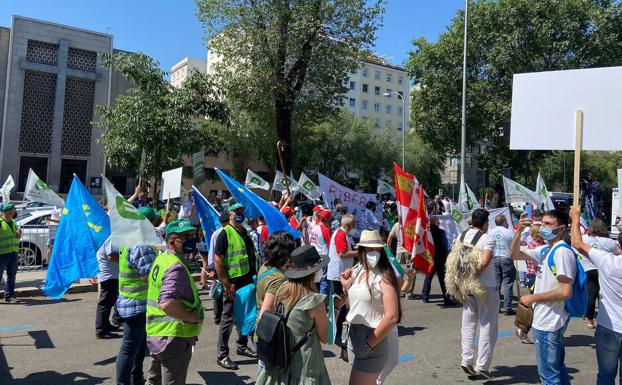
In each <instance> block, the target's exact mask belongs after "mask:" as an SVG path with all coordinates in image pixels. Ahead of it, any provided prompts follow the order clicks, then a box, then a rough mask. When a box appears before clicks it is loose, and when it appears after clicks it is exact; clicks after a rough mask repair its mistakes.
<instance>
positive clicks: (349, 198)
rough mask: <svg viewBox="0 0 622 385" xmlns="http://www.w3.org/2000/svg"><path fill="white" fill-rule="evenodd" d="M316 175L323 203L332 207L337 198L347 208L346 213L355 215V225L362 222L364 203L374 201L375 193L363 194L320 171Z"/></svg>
mask: <svg viewBox="0 0 622 385" xmlns="http://www.w3.org/2000/svg"><path fill="white" fill-rule="evenodd" d="M317 177H318V180H319V182H320V190H321V191H322V194H323V195H324V205H325V206H326V207H328V208H331V209H332V208H334V207H333V206H334V202H335V199H339V201H340V202H341V204H342V205H344V206H345V207H347V208H348V214H352V215H354V216H355V217H356V223H357V226H358V224H360V223H362V221H361V219H362V217H363V213H364V212H365V204H366V203H367V202H368V201H373V202H376V194H365V193H360V192H357V191H354V190H351V189H349V188H347V187H345V186H342V185H340V184H339V183H337V182H335V181H334V180H332V179H330V178H328V177H327V176H324V175H322V174H320V173H318V174H317Z"/></svg>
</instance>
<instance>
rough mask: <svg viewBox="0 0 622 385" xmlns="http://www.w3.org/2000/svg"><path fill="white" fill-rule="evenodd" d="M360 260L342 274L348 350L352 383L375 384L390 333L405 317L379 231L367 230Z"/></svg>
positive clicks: (360, 246)
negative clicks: (347, 308) (346, 305)
mask: <svg viewBox="0 0 622 385" xmlns="http://www.w3.org/2000/svg"><path fill="white" fill-rule="evenodd" d="M358 257H359V261H360V262H359V263H358V264H357V265H355V266H354V267H352V268H351V269H347V270H345V271H344V272H343V273H342V274H341V285H342V286H343V288H344V291H345V292H346V293H347V296H348V304H349V306H350V310H349V312H348V316H347V317H346V319H347V321H348V322H349V323H350V325H351V326H350V333H349V334H350V338H349V342H348V350H349V352H350V353H352V355H353V358H354V360H353V363H352V372H351V373H350V382H349V383H350V385H375V384H376V382H377V380H378V377H379V375H380V373H381V372H382V371H383V369H384V368H385V365H386V364H387V362H388V361H389V356H390V354H391V350H390V347H389V344H390V343H389V340H390V339H389V338H387V337H388V336H389V334H390V333H392V331H393V330H394V329H395V326H396V325H397V324H398V323H399V322H400V320H401V318H402V307H401V304H400V299H399V290H400V289H399V284H398V279H397V276H396V274H395V271H394V270H393V267H392V265H391V262H390V261H389V258H388V256H387V254H386V252H385V251H384V242H383V241H382V238H381V237H380V234H379V233H378V231H368V230H364V231H363V232H362V233H361V239H360V242H359V243H358Z"/></svg>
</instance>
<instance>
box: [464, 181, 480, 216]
mask: <svg viewBox="0 0 622 385" xmlns="http://www.w3.org/2000/svg"><path fill="white" fill-rule="evenodd" d="M464 187H466V192H467V205H468V207H469V211H473V210H475V209H477V208H479V201H478V200H477V196H476V195H475V193H474V192H473V190H471V188H470V187H469V185H468V184H466V183H465V184H464Z"/></svg>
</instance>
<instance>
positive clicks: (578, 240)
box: [570, 206, 592, 258]
mask: <svg viewBox="0 0 622 385" xmlns="http://www.w3.org/2000/svg"><path fill="white" fill-rule="evenodd" d="M580 218H581V210H580V209H579V208H578V207H576V206H573V207H572V208H571V209H570V219H571V220H572V227H571V229H570V236H571V240H572V246H573V247H574V248H576V249H577V250H579V252H581V254H582V255H584V256H586V257H588V258H589V256H590V255H589V254H590V250H591V249H592V246H590V245H588V244H586V243H585V242H583V237H582V236H581V223H580V220H581V219H580Z"/></svg>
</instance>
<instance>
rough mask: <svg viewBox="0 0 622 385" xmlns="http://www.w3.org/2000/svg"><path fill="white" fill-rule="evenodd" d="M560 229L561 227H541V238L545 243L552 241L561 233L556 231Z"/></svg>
mask: <svg viewBox="0 0 622 385" xmlns="http://www.w3.org/2000/svg"><path fill="white" fill-rule="evenodd" d="M560 227H561V226H558V227H555V228H550V227H544V226H541V227H540V236H541V237H542V239H544V240H545V241H552V240H553V239H555V237H557V235H558V234H559V231H556V230H557V229H559V228H560Z"/></svg>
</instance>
